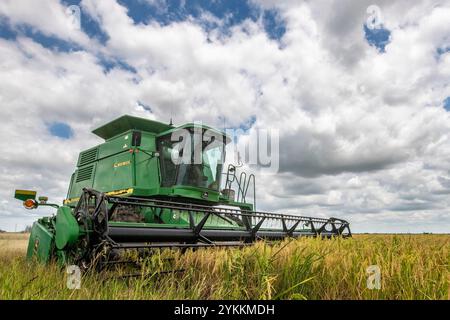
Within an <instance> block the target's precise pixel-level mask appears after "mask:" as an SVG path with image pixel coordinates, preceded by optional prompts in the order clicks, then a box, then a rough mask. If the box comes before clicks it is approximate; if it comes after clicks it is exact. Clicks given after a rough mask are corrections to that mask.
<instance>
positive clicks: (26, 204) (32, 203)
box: [23, 199, 38, 210]
mask: <svg viewBox="0 0 450 320" xmlns="http://www.w3.org/2000/svg"><path fill="white" fill-rule="evenodd" d="M23 206H24V207H25V209H28V210H30V209H36V208H37V206H38V205H37V202H36V201H35V200H33V199H28V200H25V201H24V202H23Z"/></svg>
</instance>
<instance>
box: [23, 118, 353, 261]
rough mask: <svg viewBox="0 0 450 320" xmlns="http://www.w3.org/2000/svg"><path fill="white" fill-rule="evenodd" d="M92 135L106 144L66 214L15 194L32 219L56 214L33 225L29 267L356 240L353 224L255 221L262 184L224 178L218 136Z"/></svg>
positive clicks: (155, 128)
mask: <svg viewBox="0 0 450 320" xmlns="http://www.w3.org/2000/svg"><path fill="white" fill-rule="evenodd" d="M93 133H94V134H96V135H97V136H99V137H101V138H103V139H104V140H105V142H104V143H102V144H100V145H98V146H96V147H93V148H91V149H88V150H86V151H83V152H81V153H80V155H79V158H78V163H77V168H76V170H75V172H74V173H73V174H72V177H71V179H70V186H69V190H68V193H67V198H66V199H65V200H64V203H63V204H62V205H56V204H50V203H48V199H47V198H46V197H39V198H37V199H36V192H35V191H28V190H16V193H15V198H16V199H19V200H22V201H23V204H24V206H25V208H27V209H35V208H38V207H40V206H51V207H54V208H55V209H56V215H54V216H51V217H43V218H41V219H39V220H37V221H36V222H35V223H34V224H33V227H32V230H31V235H30V240H29V244H28V252H27V257H28V258H29V259H37V260H38V261H41V262H48V261H50V260H57V261H58V262H59V263H61V264H77V265H80V266H90V265H91V264H92V262H93V261H97V260H99V258H98V257H99V256H100V257H102V259H100V260H102V261H105V263H107V262H110V261H114V259H116V258H117V257H118V256H120V252H121V251H123V250H129V249H138V250H139V251H140V252H142V251H146V249H154V248H182V249H185V248H198V247H214V246H245V245H248V244H251V243H253V242H255V241H256V240H260V239H261V240H270V241H273V240H282V239H285V238H286V237H294V238H295V237H301V236H320V237H333V236H342V237H350V236H351V232H350V228H349V223H348V222H347V221H345V220H341V219H336V218H329V219H323V218H312V217H304V216H300V215H285V214H280V213H268V212H259V211H256V210H255V199H256V197H255V177H254V175H248V176H247V174H246V173H245V172H241V173H240V174H238V172H237V169H238V168H237V167H236V166H234V165H229V166H228V167H227V168H226V170H224V172H222V169H223V162H224V159H225V146H226V144H227V143H229V142H230V138H229V137H228V136H227V135H226V134H225V133H223V132H221V131H218V130H216V129H213V128H210V127H207V126H203V125H198V124H185V125H183V126H180V127H174V126H172V125H169V124H164V123H160V122H156V121H152V120H147V119H142V118H136V117H132V116H127V115H126V116H122V117H120V118H118V119H116V120H114V121H112V122H110V123H108V124H106V125H104V126H102V127H100V128H98V129H96V130H94V131H93ZM249 198H251V199H250V200H249ZM147 251H148V250H147Z"/></svg>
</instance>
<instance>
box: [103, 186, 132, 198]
mask: <svg viewBox="0 0 450 320" xmlns="http://www.w3.org/2000/svg"><path fill="white" fill-rule="evenodd" d="M133 191H134V190H133V189H131V188H130V189H123V190H117V191H110V192H107V193H106V195H108V196H118V195H122V196H125V195H130V194H132V193H133Z"/></svg>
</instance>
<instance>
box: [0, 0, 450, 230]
mask: <svg viewBox="0 0 450 320" xmlns="http://www.w3.org/2000/svg"><path fill="white" fill-rule="evenodd" d="M251 3H252V5H253V6H255V8H257V9H258V10H276V12H277V17H278V18H279V19H281V20H282V21H283V24H284V26H285V29H286V30H285V33H284V34H283V35H282V37H281V38H280V39H272V38H271V37H270V36H269V35H268V34H267V32H266V30H265V29H264V26H263V25H262V24H261V22H260V21H254V20H251V19H246V20H243V21H242V22H240V23H238V24H236V25H234V26H231V27H230V28H229V32H227V34H223V32H222V30H221V28H220V25H221V24H220V18H218V17H215V16H213V15H212V14H210V13H208V12H205V13H204V14H203V20H208V21H210V22H211V21H212V22H214V23H213V25H217V28H214V27H211V24H210V26H209V27H208V28H205V27H204V25H203V24H202V23H200V21H199V20H198V19H193V18H192V17H189V16H187V17H186V19H184V20H181V21H176V22H172V23H170V24H164V25H162V24H159V23H158V22H156V21H152V20H151V17H149V19H148V20H147V23H145V24H144V23H136V22H135V21H134V20H133V17H132V16H130V13H129V10H128V9H127V8H126V6H125V5H124V4H121V3H118V2H117V1H114V0H105V1H93V0H83V1H82V2H81V5H80V6H81V10H82V11H81V12H82V18H83V16H85V17H86V18H89V19H92V20H93V21H96V22H97V23H98V26H99V28H100V29H101V32H103V33H104V34H105V35H106V36H107V38H106V39H107V40H105V43H104V44H99V43H98V42H97V41H95V40H92V39H91V38H90V37H89V36H88V35H87V34H86V33H85V30H83V29H81V30H75V31H74V30H71V29H70V28H69V27H67V21H66V20H67V16H66V13H65V7H64V5H62V4H61V3H59V2H58V1H48V2H46V4H45V5H41V4H39V5H37V4H35V3H34V2H32V1H4V2H2V4H0V17H1V19H3V21H6V22H5V23H7V25H8V26H9V27H10V28H13V29H14V30H16V31H17V32H18V34H19V35H18V36H17V37H16V38H14V39H2V38H0V69H1V73H0V80H1V82H0V103H1V105H2V108H1V109H0V115H1V117H2V119H4V124H3V125H2V127H1V128H0V132H1V137H2V140H1V141H0V145H1V150H2V151H3V152H2V154H1V155H0V161H2V164H3V166H2V170H1V171H0V179H1V181H2V183H1V185H2V188H1V189H0V199H1V200H2V201H1V202H0V228H9V229H11V228H13V225H15V224H16V223H18V224H20V225H25V224H29V223H31V221H33V220H34V219H35V217H36V215H37V214H39V213H35V212H33V214H34V216H26V215H25V213H24V212H23V210H22V209H21V208H20V205H19V204H18V203H16V202H14V200H12V199H11V198H12V192H13V189H14V188H15V187H23V188H36V189H38V190H39V191H41V192H44V193H46V194H48V195H49V196H50V197H51V198H52V199H56V200H57V201H61V200H62V199H63V198H64V196H65V192H66V189H67V186H68V182H69V177H70V174H71V173H72V171H73V169H74V166H75V163H76V158H77V155H78V152H79V151H80V150H82V149H86V148H88V147H90V146H92V145H94V144H96V143H99V142H101V141H100V139H98V138H96V137H95V136H93V135H91V134H90V133H89V132H90V131H91V130H92V129H93V128H95V127H96V126H97V125H100V124H102V123H105V122H107V121H109V120H111V119H113V118H115V117H117V116H120V115H121V114H124V113H129V114H134V115H139V116H143V117H149V118H153V119H157V120H161V121H168V120H169V119H170V118H173V119H174V120H175V124H181V123H183V122H187V121H194V120H202V121H203V122H205V123H208V124H212V125H216V126H220V127H222V126H223V125H224V123H223V122H224V119H225V125H226V126H231V127H240V126H242V125H246V124H248V123H250V124H251V125H252V127H251V128H249V133H251V132H252V130H256V128H272V129H278V130H279V133H280V171H279V173H278V174H277V175H275V176H274V175H264V174H261V176H260V177H258V178H257V198H258V208H259V209H266V210H277V211H283V212H289V213H298V214H303V215H308V214H309V215H314V216H337V217H343V218H346V219H348V220H350V221H351V222H352V223H353V225H354V228H355V230H356V231H378V232H382V231H411V232H422V231H436V232H437V231H440V232H444V231H447V232H448V225H450V216H449V214H448V213H447V212H446V208H447V207H448V205H449V200H448V194H449V192H450V183H449V181H450V173H449V172H450V160H448V159H450V158H449V155H450V146H449V141H448V139H449V132H450V122H449V120H450V119H449V115H448V113H447V112H446V110H445V109H444V108H443V107H442V102H443V101H444V99H445V98H446V97H448V96H450V86H449V82H448V79H449V76H450V53H449V52H441V53H439V52H438V48H445V47H447V46H449V45H450V42H449V41H450V27H449V24H448V23H447V20H448V17H449V16H450V5H449V4H448V3H446V2H441V1H418V2H415V3H414V4H413V5H412V4H411V3H410V2H409V1H396V2H395V3H391V2H389V1H380V2H379V3H378V5H379V7H380V9H381V12H382V14H383V27H384V28H386V29H387V30H389V31H390V41H389V43H388V44H387V45H386V47H385V52H380V51H378V50H377V49H376V48H374V47H373V46H371V45H370V44H369V43H368V41H367V39H366V38H365V34H364V28H363V27H364V23H365V22H366V21H367V17H368V16H367V11H366V9H367V7H368V6H369V5H370V4H371V2H370V1H332V2H329V1H302V2H300V1H283V2H280V1H269V0H252V2H251ZM150 4H151V5H153V6H157V7H158V8H160V10H165V9H166V8H165V6H164V1H150ZM23 25H26V26H29V27H31V28H33V30H38V31H39V32H41V33H43V34H46V35H49V36H52V37H56V38H58V39H61V40H65V41H71V42H74V43H76V44H77V46H78V47H77V49H74V50H69V51H60V50H56V49H52V48H48V47H46V46H45V45H43V44H42V43H39V41H38V40H36V39H35V38H33V36H30V35H27V34H23V33H21V32H20V30H21V27H22V26H23ZM105 61H106V62H111V61H112V62H113V63H112V65H108V64H107V63H106V62H105ZM249 119H255V121H254V123H253V121H252V120H251V121H250V120H249ZM52 122H63V123H66V124H67V125H69V126H70V128H71V129H72V130H73V133H74V135H73V137H72V138H71V139H66V140H64V139H61V138H58V137H55V136H53V135H52V134H51V132H49V130H48V123H52ZM245 139H246V138H245V135H244V136H243V137H241V143H242V142H244V141H245ZM256 171H257V172H258V170H256ZM446 226H447V227H446Z"/></svg>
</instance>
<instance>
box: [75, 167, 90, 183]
mask: <svg viewBox="0 0 450 320" xmlns="http://www.w3.org/2000/svg"><path fill="white" fill-rule="evenodd" d="M93 171H94V166H93V165H92V166H89V167H86V168H82V169H78V173H77V180H76V182H80V181H86V180H90V179H91V177H92V172H93Z"/></svg>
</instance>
